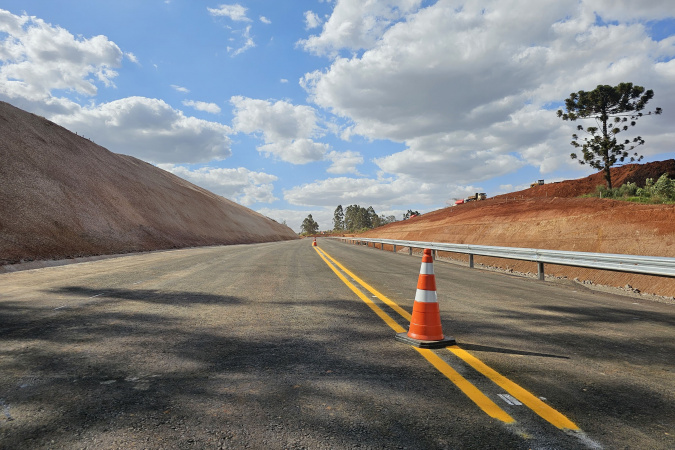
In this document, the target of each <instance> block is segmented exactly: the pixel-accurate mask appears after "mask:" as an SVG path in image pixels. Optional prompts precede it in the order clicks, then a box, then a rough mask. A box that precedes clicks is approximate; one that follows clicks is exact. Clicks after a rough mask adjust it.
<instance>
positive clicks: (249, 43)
mask: <svg viewBox="0 0 675 450" xmlns="http://www.w3.org/2000/svg"><path fill="white" fill-rule="evenodd" d="M242 37H243V38H244V44H243V45H242V46H241V47H239V48H238V49H236V50H234V51H232V50H233V48H232V47H228V48H227V51H228V52H231V53H232V57H235V56H237V55H241V54H242V53H244V52H245V51H246V50H248V49H250V48H253V47H255V42H254V41H253V38H252V37H251V26H250V25H249V26H247V27H246V28H245V29H244V31H243V32H242Z"/></svg>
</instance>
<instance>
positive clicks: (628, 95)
mask: <svg viewBox="0 0 675 450" xmlns="http://www.w3.org/2000/svg"><path fill="white" fill-rule="evenodd" d="M653 97H654V91H652V90H651V89H649V90H645V88H643V87H642V86H633V83H619V85H618V86H608V85H598V87H596V88H595V89H594V90H592V91H590V92H586V91H579V92H572V93H571V94H570V96H569V98H567V99H566V100H565V108H566V110H567V112H566V113H563V110H562V109H560V110H558V117H560V118H561V119H562V120H565V121H567V120H569V121H572V122H574V121H576V120H578V119H594V120H595V123H596V125H597V126H589V127H586V128H585V129H584V127H583V125H577V130H578V131H584V132H585V133H587V134H588V136H587V137H584V138H583V139H581V138H580V137H579V136H578V135H576V134H573V135H572V142H571V144H572V146H573V147H574V148H576V149H580V150H581V152H582V155H581V157H580V158H578V157H577V154H576V153H572V154H570V157H571V158H572V159H578V160H579V164H582V165H584V164H588V165H589V166H591V167H593V168H594V169H598V170H603V171H604V172H605V180H606V181H607V188H608V189H609V190H611V189H612V178H611V173H610V170H609V169H610V168H611V167H612V166H613V165H615V164H616V163H617V162H624V161H625V160H626V159H628V160H629V161H630V162H634V161H640V160H641V159H642V156H641V155H638V154H637V153H633V154H632V155H629V152H630V151H632V150H633V149H635V147H638V146H640V145H643V144H644V143H645V140H644V139H643V138H642V137H641V136H637V137H635V138H633V139H632V140H630V139H625V140H623V142H619V141H618V140H617V136H618V135H619V134H620V133H623V132H624V131H628V129H629V127H634V126H635V125H636V123H637V121H638V119H639V118H640V117H642V116H643V115H645V114H646V115H651V114H652V111H650V112H648V113H643V112H642V110H643V109H644V108H645V106H646V105H647V103H648V102H649V101H650V100H651V99H652V98H653ZM653 114H661V108H656V109H655V110H654V111H653ZM629 118H630V120H629Z"/></svg>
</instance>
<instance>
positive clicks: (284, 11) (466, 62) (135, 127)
mask: <svg viewBox="0 0 675 450" xmlns="http://www.w3.org/2000/svg"><path fill="white" fill-rule="evenodd" d="M674 57H675V8H674V7H673V4H672V0H660V1H659V0H641V1H639V2H638V1H629V0H538V1H536V2H533V1H529V0H528V1H525V0H495V1H488V0H483V1H479V0H465V1H453V0H438V1H427V0H379V1H377V0H293V1H291V0H287V1H280V0H250V1H245V0H241V1H239V2H237V3H221V2H220V1H219V0H214V1H202V0H143V1H138V0H117V1H115V2H111V1H99V0H59V1H44V0H0V100H2V101H6V102H8V103H11V104H12V105H14V106H17V107H19V108H22V109H24V110H27V111H30V112H32V113H35V114H39V115H42V116H44V117H46V118H48V119H50V120H52V121H54V122H56V123H58V124H59V125H62V126H64V127H65V128H67V129H69V130H71V131H72V132H77V133H78V134H80V135H83V136H85V137H87V138H90V139H91V140H93V141H94V142H96V143H97V144H100V145H102V146H104V147H106V148H108V149H109V150H111V151H113V152H116V153H121V154H126V155H131V156H134V157H137V158H140V159H142V160H144V161H147V162H150V163H152V164H154V165H156V166H158V167H160V168H162V169H164V170H167V171H170V172H172V173H174V174H176V175H177V176H180V177H182V178H185V179H186V180H189V181H191V182H193V183H195V184H197V185H199V186H202V187H204V188H206V189H208V190H210V191H212V192H214V193H216V194H219V195H222V196H224V197H227V198H229V199H231V200H233V201H236V202H237V203H240V204H242V205H245V206H247V207H249V208H251V209H253V210H255V211H258V212H260V213H262V214H264V215H266V216H268V217H270V218H272V219H275V220H276V221H278V222H286V223H287V224H288V225H289V226H290V227H291V228H293V229H294V230H295V231H300V224H301V223H302V221H303V219H304V218H305V217H307V215H308V214H312V216H313V218H314V220H316V222H318V224H319V227H320V229H321V230H328V229H331V228H332V227H333V222H332V219H333V212H334V210H335V208H336V207H337V205H342V206H343V207H346V206H348V205H352V204H358V205H360V206H362V207H365V208H367V207H368V206H373V208H374V209H375V211H376V212H377V213H378V214H384V215H385V216H390V215H394V216H396V218H397V219H401V218H402V215H403V214H404V213H405V212H406V211H407V210H409V209H412V210H417V211H420V212H422V213H425V212H428V211H433V210H436V209H440V208H444V207H447V206H449V205H451V204H453V203H454V200H455V199H458V198H464V197H466V196H468V195H470V194H473V193H475V192H485V193H487V195H488V196H492V195H497V194H502V193H506V192H513V191H516V190H519V189H523V188H525V187H528V186H529V184H530V183H531V182H533V181H535V180H538V179H544V180H546V181H547V182H548V181H559V180H563V179H574V178H581V177H584V176H587V175H589V174H590V173H593V172H594V170H593V169H590V168H589V167H588V166H581V165H579V164H578V162H575V161H573V160H571V159H570V156H569V155H570V153H571V152H572V151H573V150H574V149H573V148H572V147H571V146H570V141H571V137H572V134H573V133H574V132H575V129H574V128H575V126H576V124H575V123H571V122H564V121H562V120H561V119H560V118H558V117H557V116H556V111H557V109H559V108H561V107H562V106H563V104H564V99H565V98H567V97H568V96H569V95H570V93H572V92H577V91H579V90H587V91H588V90H592V89H594V88H595V87H596V86H597V85H599V84H609V85H616V84H618V83H621V82H631V83H634V84H636V85H640V86H644V87H645V88H646V89H653V90H654V93H655V96H654V99H653V100H652V101H651V102H650V104H649V105H648V109H652V110H653V109H654V108H655V107H657V106H658V107H661V108H663V114H662V115H660V116H651V117H644V118H642V119H641V120H640V121H639V122H638V124H637V126H636V127H634V128H632V129H631V131H629V132H627V133H626V137H634V136H637V135H640V136H642V137H643V138H644V139H645V141H646V143H645V145H644V146H641V147H639V152H640V154H642V155H644V160H643V161H645V162H649V161H658V160H663V159H670V158H674V157H675V147H674V145H673V142H675V127H673V124H674V123H675V60H673V58H674Z"/></svg>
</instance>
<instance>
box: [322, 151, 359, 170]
mask: <svg viewBox="0 0 675 450" xmlns="http://www.w3.org/2000/svg"><path fill="white" fill-rule="evenodd" d="M326 159H328V160H330V161H331V162H332V164H331V166H330V167H329V168H328V169H326V172H328V173H335V174H341V173H353V174H355V175H359V171H358V170H357V169H356V166H358V165H359V164H363V156H361V154H360V153H359V152H354V151H351V150H348V151H346V152H337V151H332V152H329V153H328V154H327V155H326Z"/></svg>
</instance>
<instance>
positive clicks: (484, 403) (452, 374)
mask: <svg viewBox="0 0 675 450" xmlns="http://www.w3.org/2000/svg"><path fill="white" fill-rule="evenodd" d="M314 250H316V252H317V254H318V255H319V256H320V257H321V259H323V261H324V262H325V263H326V265H328V267H330V268H331V270H332V271H333V272H334V273H335V274H336V275H337V276H338V278H340V280H342V282H343V283H344V284H346V285H347V287H349V289H351V290H352V292H354V293H355V294H356V295H357V296H358V297H359V298H360V299H361V300H363V302H364V303H365V304H366V305H368V306H369V307H370V309H372V310H373V311H374V312H375V314H377V315H378V316H379V317H380V318H381V319H382V320H383V321H384V322H385V323H386V324H387V325H389V327H390V328H392V329H393V330H394V331H395V332H397V333H403V332H405V328H403V327H402V326H401V325H399V324H398V323H396V322H395V321H394V320H393V319H392V318H391V317H389V315H388V314H387V313H386V312H384V311H383V310H382V309H381V308H380V307H379V306H377V305H376V304H375V303H373V301H372V300H371V299H369V298H368V297H366V296H365V294H364V293H363V292H361V291H360V290H359V289H358V288H357V287H356V286H354V284H353V283H352V282H351V281H349V280H348V279H347V278H346V277H345V276H344V275H342V274H341V273H340V271H339V270H338V269H337V268H336V267H335V266H333V265H332V264H331V263H330V262H329V261H328V259H326V257H328V258H330V259H331V261H335V260H334V259H333V258H331V257H330V256H329V255H328V253H326V251H325V250H319V248H318V247H314ZM324 255H325V256H324ZM336 264H338V263H337V262H336ZM341 268H342V267H341ZM343 270H344V269H343ZM345 273H348V274H350V275H349V276H351V277H352V278H354V280H356V277H354V276H352V274H351V272H348V271H345ZM359 283H363V287H364V288H366V289H368V287H366V286H367V284H366V283H365V282H363V281H360V282H359ZM371 289H372V288H371ZM368 290H369V291H370V292H372V293H373V295H377V294H375V292H373V291H374V289H373V290H370V289H368ZM380 295H382V294H380ZM387 300H389V299H387ZM389 301H390V302H391V300H389ZM391 303H393V302H391ZM413 348H414V349H415V350H417V351H418V352H419V353H420V354H421V355H422V356H423V357H424V358H425V359H426V360H427V361H429V362H430V363H431V365H433V366H434V367H435V368H436V369H437V370H438V371H439V372H441V373H442V374H443V375H445V376H446V377H447V378H448V379H449V380H450V381H452V382H453V383H454V384H455V386H457V387H458V388H459V389H460V390H461V391H462V392H463V393H464V394H465V395H466V396H467V397H469V398H470V399H471V400H472V401H473V402H474V403H475V404H476V405H477V406H478V407H479V408H480V409H482V410H483V411H484V412H485V413H486V414H487V415H489V416H490V417H493V418H495V419H498V420H501V421H502V422H505V423H513V422H515V419H514V418H513V417H511V416H510V415H508V413H507V412H506V411H504V410H503V409H501V408H500V407H499V406H497V404H496V403H495V402H493V401H492V400H490V399H489V398H488V397H487V396H486V395H485V394H483V393H482V392H481V391H480V390H479V389H478V388H477V387H476V386H474V385H473V384H471V382H470V381H469V380H467V379H466V378H464V377H463V376H461V375H460V374H459V373H458V372H457V371H456V370H455V369H453V368H452V367H450V366H449V365H448V363H446V362H445V361H443V360H442V359H441V358H440V357H439V356H438V355H436V354H435V353H434V352H432V351H431V350H428V349H420V348H416V347H413Z"/></svg>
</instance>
